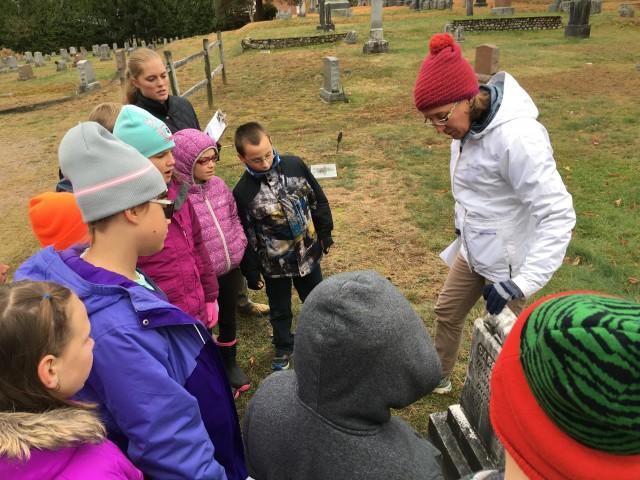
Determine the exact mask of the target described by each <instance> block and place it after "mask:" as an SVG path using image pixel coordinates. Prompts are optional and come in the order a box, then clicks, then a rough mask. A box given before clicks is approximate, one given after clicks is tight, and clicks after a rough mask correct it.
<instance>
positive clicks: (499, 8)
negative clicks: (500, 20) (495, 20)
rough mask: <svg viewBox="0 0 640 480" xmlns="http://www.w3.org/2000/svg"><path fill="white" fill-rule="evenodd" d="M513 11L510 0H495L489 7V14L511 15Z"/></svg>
mask: <svg viewBox="0 0 640 480" xmlns="http://www.w3.org/2000/svg"><path fill="white" fill-rule="evenodd" d="M514 13H515V9H514V8H513V7H512V6H511V0H495V5H494V7H493V8H492V9H491V15H513V14H514Z"/></svg>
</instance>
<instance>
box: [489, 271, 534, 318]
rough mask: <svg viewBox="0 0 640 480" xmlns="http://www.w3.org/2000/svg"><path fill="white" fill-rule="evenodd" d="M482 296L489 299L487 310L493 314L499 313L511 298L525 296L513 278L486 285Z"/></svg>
mask: <svg viewBox="0 0 640 480" xmlns="http://www.w3.org/2000/svg"><path fill="white" fill-rule="evenodd" d="M482 296H483V297H484V299H485V300H486V301H487V312H489V313H490V314H491V315H497V314H499V313H500V312H501V311H502V309H503V308H504V306H505V305H506V304H507V303H509V302H510V301H511V300H514V299H516V298H523V297H524V293H522V290H520V289H519V288H518V286H517V285H516V284H515V283H513V282H512V281H511V280H505V281H504V282H499V283H492V284H491V285H486V286H485V287H484V291H483V292H482Z"/></svg>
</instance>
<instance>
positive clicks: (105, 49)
mask: <svg viewBox="0 0 640 480" xmlns="http://www.w3.org/2000/svg"><path fill="white" fill-rule="evenodd" d="M107 60H111V50H109V45H107V44H106V43H103V44H102V45H100V61H101V62H106V61H107Z"/></svg>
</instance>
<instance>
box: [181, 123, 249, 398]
mask: <svg viewBox="0 0 640 480" xmlns="http://www.w3.org/2000/svg"><path fill="white" fill-rule="evenodd" d="M173 140H174V142H175V144H176V146H175V148H174V150H173V156H174V158H175V161H176V166H175V169H176V175H177V176H178V177H179V178H180V180H181V181H183V182H186V183H188V184H189V185H190V187H189V193H188V199H189V201H190V202H191V204H192V205H193V208H194V210H195V212H196V215H197V217H198V220H199V222H200V228H201V230H202V238H203V242H204V246H205V248H206V250H207V252H208V253H209V258H210V260H211V264H212V265H213V269H214V271H215V274H216V276H217V277H218V285H219V295H218V305H219V308H220V312H219V333H220V334H219V336H218V338H217V339H216V343H217V344H218V347H220V352H221V353H222V356H223V359H224V364H225V368H226V370H227V375H228V377H229V382H230V383H231V385H232V386H233V387H234V388H236V389H237V390H238V391H240V392H243V391H246V390H248V389H249V386H250V384H249V378H248V377H247V375H246V374H245V373H244V372H243V371H242V369H241V368H240V367H239V366H238V364H237V363H236V347H237V339H236V306H237V305H236V304H237V301H238V292H239V291H240V289H241V288H242V281H243V279H242V274H241V273H240V268H239V265H240V261H241V260H242V256H243V255H244V250H245V248H246V246H247V238H246V237H245V234H244V230H243V228H242V224H241V223H240V218H239V217H238V210H237V207H236V202H235V200H234V198H233V194H232V193H231V190H229V187H227V185H225V183H224V181H223V180H222V179H221V178H220V177H216V176H215V173H216V162H217V161H218V159H219V158H220V157H219V155H218V153H219V152H218V146H217V144H216V142H215V141H214V140H213V139H211V138H210V137H209V136H207V135H205V134H204V133H202V132H201V131H199V130H196V129H192V128H188V129H185V130H180V131H178V132H176V134H175V135H174V137H173Z"/></svg>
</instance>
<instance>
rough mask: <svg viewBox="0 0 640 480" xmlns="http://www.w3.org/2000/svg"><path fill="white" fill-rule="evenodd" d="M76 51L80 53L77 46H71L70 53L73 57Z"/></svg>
mask: <svg viewBox="0 0 640 480" xmlns="http://www.w3.org/2000/svg"><path fill="white" fill-rule="evenodd" d="M76 53H78V51H77V50H76V47H69V55H71V56H72V57H73V56H74V55H75V54H76Z"/></svg>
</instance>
